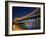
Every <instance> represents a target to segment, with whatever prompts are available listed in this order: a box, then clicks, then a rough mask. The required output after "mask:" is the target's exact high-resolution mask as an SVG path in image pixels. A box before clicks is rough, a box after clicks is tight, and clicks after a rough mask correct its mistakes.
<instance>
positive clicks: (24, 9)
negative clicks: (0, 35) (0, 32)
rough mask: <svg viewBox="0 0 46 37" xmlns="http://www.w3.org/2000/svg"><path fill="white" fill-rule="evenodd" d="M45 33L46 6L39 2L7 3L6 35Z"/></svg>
mask: <svg viewBox="0 0 46 37" xmlns="http://www.w3.org/2000/svg"><path fill="white" fill-rule="evenodd" d="M44 33H45V4H44V3H40V2H39V3H38V2H22V1H21V2H20V1H6V2H5V35H6V36H16V35H34V34H44Z"/></svg>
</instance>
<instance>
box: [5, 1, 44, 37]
mask: <svg viewBox="0 0 46 37" xmlns="http://www.w3.org/2000/svg"><path fill="white" fill-rule="evenodd" d="M8 2H11V3H12V2H14V3H15V2H17V3H29V4H30V3H32V4H43V12H44V13H43V24H44V26H43V32H42V33H26V34H11V35H9V34H8ZM34 34H45V3H40V2H22V1H5V36H18V35H34Z"/></svg>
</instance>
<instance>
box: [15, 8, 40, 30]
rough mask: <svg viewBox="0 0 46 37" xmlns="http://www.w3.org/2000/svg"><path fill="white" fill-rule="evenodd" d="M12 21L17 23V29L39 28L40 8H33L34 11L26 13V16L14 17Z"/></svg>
mask: <svg viewBox="0 0 46 37" xmlns="http://www.w3.org/2000/svg"><path fill="white" fill-rule="evenodd" d="M34 18H35V19H34ZM25 20H26V21H25ZM32 20H33V21H32ZM14 23H15V25H17V26H16V27H18V29H21V28H24V29H39V28H40V8H37V9H35V10H34V11H32V12H31V13H29V14H27V15H26V16H23V17H20V18H15V19H14ZM19 27H20V28H19ZM18 29H17V30H18Z"/></svg>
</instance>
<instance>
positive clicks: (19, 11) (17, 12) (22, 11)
mask: <svg viewBox="0 0 46 37" xmlns="http://www.w3.org/2000/svg"><path fill="white" fill-rule="evenodd" d="M35 9H36V8H35V7H16V6H15V7H14V6H13V7H12V19H13V20H14V18H15V17H23V16H25V15H27V14H29V13H31V12H32V11H34V10H35Z"/></svg>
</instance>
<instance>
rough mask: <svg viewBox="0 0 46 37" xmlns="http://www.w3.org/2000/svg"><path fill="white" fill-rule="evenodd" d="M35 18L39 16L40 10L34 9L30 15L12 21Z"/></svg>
mask: <svg viewBox="0 0 46 37" xmlns="http://www.w3.org/2000/svg"><path fill="white" fill-rule="evenodd" d="M36 16H40V10H39V8H37V9H35V10H34V11H33V12H31V13H30V14H28V15H26V16H23V17H20V18H15V19H14V21H16V20H17V21H20V20H26V19H29V18H32V17H36Z"/></svg>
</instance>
